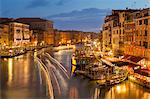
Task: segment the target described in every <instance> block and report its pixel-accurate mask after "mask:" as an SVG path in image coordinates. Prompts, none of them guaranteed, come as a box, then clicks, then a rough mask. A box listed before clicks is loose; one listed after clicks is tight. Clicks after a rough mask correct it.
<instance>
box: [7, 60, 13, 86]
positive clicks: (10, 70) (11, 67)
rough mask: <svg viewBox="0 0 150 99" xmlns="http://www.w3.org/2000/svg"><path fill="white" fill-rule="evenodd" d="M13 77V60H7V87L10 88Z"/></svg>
mask: <svg viewBox="0 0 150 99" xmlns="http://www.w3.org/2000/svg"><path fill="white" fill-rule="evenodd" d="M12 76H13V60H12V58H9V59H8V85H9V86H11V83H12Z"/></svg>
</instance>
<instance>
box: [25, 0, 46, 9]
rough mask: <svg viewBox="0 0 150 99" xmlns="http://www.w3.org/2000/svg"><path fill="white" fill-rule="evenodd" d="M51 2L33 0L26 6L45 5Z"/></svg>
mask: <svg viewBox="0 0 150 99" xmlns="http://www.w3.org/2000/svg"><path fill="white" fill-rule="evenodd" d="M48 4H49V2H48V0H32V1H31V2H30V3H29V5H27V6H26V8H37V7H44V6H47V5H48Z"/></svg>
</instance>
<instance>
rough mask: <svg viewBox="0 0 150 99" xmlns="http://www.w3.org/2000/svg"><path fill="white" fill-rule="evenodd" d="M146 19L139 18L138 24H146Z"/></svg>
mask: <svg viewBox="0 0 150 99" xmlns="http://www.w3.org/2000/svg"><path fill="white" fill-rule="evenodd" d="M148 21H149V20H148V19H144V20H139V22H138V24H139V25H142V24H145V25H148Z"/></svg>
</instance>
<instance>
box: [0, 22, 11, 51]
mask: <svg viewBox="0 0 150 99" xmlns="http://www.w3.org/2000/svg"><path fill="white" fill-rule="evenodd" d="M8 45H9V26H8V25H2V24H0V49H1V48H5V47H7V46H8Z"/></svg>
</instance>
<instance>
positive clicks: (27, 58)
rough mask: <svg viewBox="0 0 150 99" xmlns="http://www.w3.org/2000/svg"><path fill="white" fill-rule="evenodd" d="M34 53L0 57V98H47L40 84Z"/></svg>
mask: <svg viewBox="0 0 150 99" xmlns="http://www.w3.org/2000/svg"><path fill="white" fill-rule="evenodd" d="M33 55H34V53H32V52H31V53H28V54H25V55H21V56H19V57H15V58H9V59H1V70H2V71H1V72H2V73H1V74H2V76H1V79H0V80H1V85H2V86H1V89H0V91H1V92H2V93H1V97H2V99H16V97H17V98H20V99H29V98H31V97H32V99H48V96H46V94H45V89H43V86H42V85H40V82H39V77H38V72H37V68H36V67H35V64H34V57H33Z"/></svg>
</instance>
